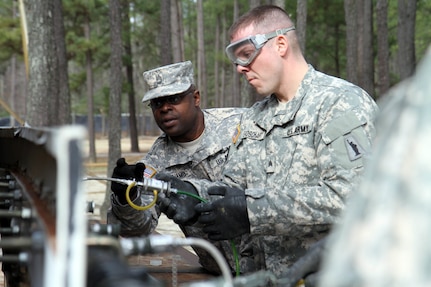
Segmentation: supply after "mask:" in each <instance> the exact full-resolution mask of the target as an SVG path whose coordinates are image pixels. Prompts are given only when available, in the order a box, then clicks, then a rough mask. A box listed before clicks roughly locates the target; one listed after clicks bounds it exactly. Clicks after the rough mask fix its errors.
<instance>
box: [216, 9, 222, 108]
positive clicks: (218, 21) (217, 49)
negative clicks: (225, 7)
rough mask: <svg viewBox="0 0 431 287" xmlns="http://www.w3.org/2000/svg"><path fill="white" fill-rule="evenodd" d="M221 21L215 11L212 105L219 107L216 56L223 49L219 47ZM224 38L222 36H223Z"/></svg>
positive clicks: (218, 75) (218, 74)
mask: <svg viewBox="0 0 431 287" xmlns="http://www.w3.org/2000/svg"><path fill="white" fill-rule="evenodd" d="M220 23H221V15H220V13H217V16H216V23H215V43H214V44H215V49H214V52H215V53H216V57H215V63H214V105H215V106H216V107H220V83H219V81H220V61H219V57H218V56H217V55H218V54H219V53H220V54H222V53H223V51H222V49H221V48H220V47H221V46H222V44H221V43H220V42H221V39H220V25H221V24H220ZM223 39H224V38H223Z"/></svg>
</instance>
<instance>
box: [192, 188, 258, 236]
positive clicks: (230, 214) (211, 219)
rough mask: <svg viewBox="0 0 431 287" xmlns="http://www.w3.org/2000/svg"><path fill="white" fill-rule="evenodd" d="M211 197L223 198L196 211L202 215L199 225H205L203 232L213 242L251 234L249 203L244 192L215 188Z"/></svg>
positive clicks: (204, 204)
mask: <svg viewBox="0 0 431 287" xmlns="http://www.w3.org/2000/svg"><path fill="white" fill-rule="evenodd" d="M208 194H209V195H221V196H223V198H221V199H217V200H214V201H212V202H208V203H200V204H198V205H197V206H196V208H195V210H196V211H197V212H198V213H200V216H199V219H198V221H199V223H202V224H204V228H203V231H204V232H205V233H207V234H208V238H209V239H211V240H225V239H232V238H235V237H237V236H239V235H242V234H245V233H250V221H249V219H248V213H247V201H246V199H245V193H244V191H243V190H241V189H238V188H234V187H226V186H213V187H210V188H209V189H208Z"/></svg>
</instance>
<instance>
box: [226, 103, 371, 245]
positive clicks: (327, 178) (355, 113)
mask: <svg viewBox="0 0 431 287" xmlns="http://www.w3.org/2000/svg"><path fill="white" fill-rule="evenodd" d="M353 96H356V95H353ZM346 97H348V95H345V97H343V98H346ZM343 98H341V100H340V101H339V102H336V103H330V105H329V104H328V105H329V107H327V108H326V111H325V113H324V114H321V115H320V116H319V117H317V119H316V126H315V128H314V129H313V131H312V132H310V133H309V134H306V135H304V137H299V136H298V138H297V139H295V140H293V139H289V140H286V139H283V138H281V139H280V138H275V137H273V138H271V135H268V136H266V137H265V138H264V139H262V140H255V141H251V140H249V141H248V142H247V143H246V146H244V144H245V143H244V142H243V143H240V144H239V145H238V146H235V148H233V147H231V152H232V154H231V155H232V156H230V157H229V159H228V163H227V165H226V168H225V170H224V177H223V181H224V182H225V183H227V184H228V185H231V186H239V187H242V188H243V189H245V192H246V195H247V208H248V214H249V219H250V224H251V232H252V233H253V234H263V235H288V236H290V237H304V236H311V235H312V234H318V233H321V232H327V231H328V230H329V228H330V226H331V225H332V224H333V223H335V222H336V221H337V220H338V216H339V213H340V212H341V210H343V208H344V202H345V199H346V197H348V195H349V194H350V193H351V192H354V191H355V190H356V188H357V186H358V184H359V179H360V177H361V175H362V173H363V166H364V160H365V157H366V155H367V154H368V153H370V151H371V142H372V139H373V137H374V135H375V129H374V118H375V116H376V113H377V106H376V105H375V103H374V102H373V101H371V100H370V101H365V104H366V106H363V105H351V104H350V105H348V104H347V103H346V100H344V99H343ZM346 107H347V108H346ZM298 117H299V116H298ZM309 117H312V114H311V113H310V116H309ZM276 133H277V132H276V131H274V134H276ZM308 135H309V136H308ZM277 141H278V143H277ZM251 142H252V143H251ZM310 142H311V143H310ZM349 142H350V144H349ZM271 145H273V147H274V148H272V150H274V151H276V150H278V151H281V152H280V153H278V154H277V156H275V157H274V160H275V161H274V163H276V164H275V167H274V169H273V170H271V172H268V168H267V167H265V166H264V164H262V163H265V161H267V160H268V156H269V154H268V153H266V154H265V149H268V147H271ZM289 145H292V147H289ZM247 146H248V147H247ZM249 146H252V147H249ZM253 152H255V153H254V154H253ZM359 153H360V155H361V157H359V156H358V155H359ZM259 160H260V161H259Z"/></svg>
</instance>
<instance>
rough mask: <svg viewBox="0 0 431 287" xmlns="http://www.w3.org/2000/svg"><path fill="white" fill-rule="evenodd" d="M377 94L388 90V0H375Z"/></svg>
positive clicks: (379, 94)
mask: <svg viewBox="0 0 431 287" xmlns="http://www.w3.org/2000/svg"><path fill="white" fill-rule="evenodd" d="M376 21H377V94H376V95H377V96H376V98H378V96H381V95H383V94H384V93H386V91H387V90H389V87H390V80H389V42H388V0H377V3H376Z"/></svg>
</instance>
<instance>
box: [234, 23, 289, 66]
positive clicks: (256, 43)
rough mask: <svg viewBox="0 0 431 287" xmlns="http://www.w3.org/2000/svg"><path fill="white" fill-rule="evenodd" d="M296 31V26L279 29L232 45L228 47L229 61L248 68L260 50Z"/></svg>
mask: <svg viewBox="0 0 431 287" xmlns="http://www.w3.org/2000/svg"><path fill="white" fill-rule="evenodd" d="M292 30H295V26H291V27H289V28H284V29H277V30H275V31H272V32H269V33H267V34H257V35H253V36H249V37H247V38H244V39H241V40H239V41H236V42H233V43H231V44H230V45H229V46H227V47H226V54H227V56H228V57H229V59H230V60H231V61H232V62H233V63H234V64H237V65H240V66H244V67H245V66H248V65H250V63H251V62H253V60H254V59H255V58H256V56H257V55H258V54H259V52H260V49H261V48H262V47H263V46H264V45H265V44H266V42H268V41H269V40H271V39H272V38H275V37H277V36H278V35H283V34H286V33H287V32H289V31H292Z"/></svg>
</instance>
